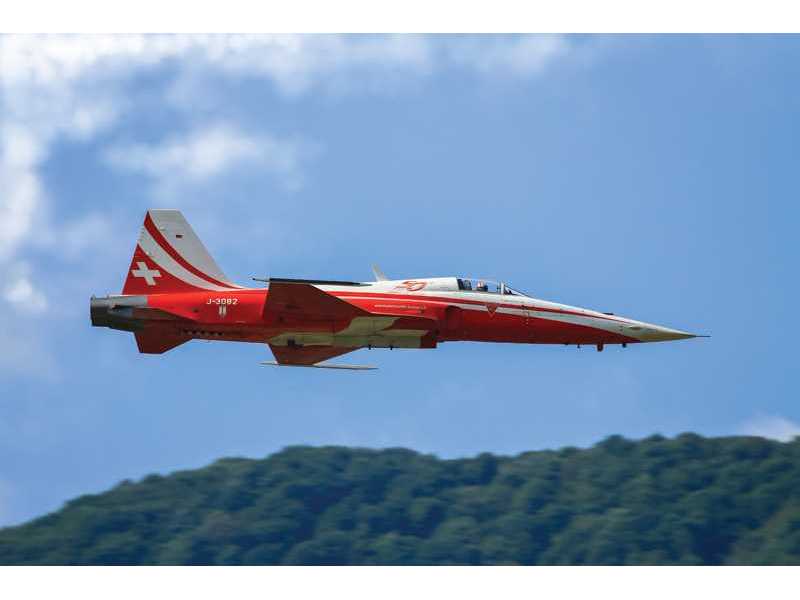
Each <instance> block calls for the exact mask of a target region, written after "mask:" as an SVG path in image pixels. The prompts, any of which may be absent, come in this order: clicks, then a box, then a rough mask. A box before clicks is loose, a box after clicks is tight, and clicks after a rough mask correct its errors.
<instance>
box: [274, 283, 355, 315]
mask: <svg viewBox="0 0 800 600" xmlns="http://www.w3.org/2000/svg"><path fill="white" fill-rule="evenodd" d="M264 312H265V314H268V313H273V314H276V313H290V314H292V315H297V316H304V317H309V318H313V319H351V318H353V317H359V316H366V315H369V314H370V313H368V312H367V311H365V310H362V309H360V308H358V307H357V306H354V305H353V304H350V303H349V302H347V301H345V300H342V299H340V298H337V297H336V296H333V295H331V294H328V293H327V292H324V291H322V290H321V289H319V288H318V287H315V286H313V285H311V284H310V283H306V282H300V281H291V280H274V279H270V281H269V294H268V295H267V302H266V304H265V305H264Z"/></svg>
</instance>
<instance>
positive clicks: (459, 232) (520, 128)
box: [0, 36, 800, 525]
mask: <svg viewBox="0 0 800 600" xmlns="http://www.w3.org/2000/svg"><path fill="white" fill-rule="evenodd" d="M0 67H1V68H0V85H2V88H3V90H2V91H3V93H2V97H0V103H2V113H0V119H1V120H0V136H1V137H0V143H1V144H2V146H1V147H0V149H1V150H2V154H1V155H0V157H1V160H2V162H0V189H2V192H1V193H0V276H1V277H0V298H2V299H3V303H4V308H5V310H4V311H2V314H0V347H1V348H2V352H0V525H3V524H11V523H17V522H20V521H22V520H25V519H28V518H30V517H33V516H37V515H40V514H43V513H45V512H47V511H50V510H54V509H56V508H58V507H59V506H60V505H61V503H62V502H63V501H65V500H66V499H68V498H71V497H74V496H76V495H78V494H81V493H87V492H96V491H100V490H103V489H105V488H107V487H109V486H111V485H113V484H115V483H117V482H118V481H120V480H122V479H125V478H138V477H141V476H143V475H145V474H147V473H150V472H169V471H172V470H175V469H183V468H192V467H198V466H202V465H204V464H206V463H208V462H210V461H212V460H214V459H216V458H219V457H222V456H231V455H240V456H250V457H261V456H264V455H266V454H269V453H271V452H274V451H276V450H279V449H280V448H282V447H285V446H287V445H292V444H312V445H320V444H345V445H351V446H367V447H387V446H406V447H410V448H414V449H417V450H420V451H423V452H431V453H435V454H437V455H440V456H445V457H453V456H465V455H474V454H476V453H479V452H482V451H492V452H499V453H516V452H520V451H523V450H531V449H539V448H552V447H560V446H565V445H579V446H584V445H590V444H592V443H594V442H596V441H598V440H600V439H602V438H603V437H605V436H607V435H610V434H614V433H621V434H624V435H627V436H631V437H643V436H647V435H650V434H653V433H661V434H665V435H674V434H676V433H679V432H683V431H696V432H699V433H702V434H706V435H729V434H739V433H752V434H759V435H765V436H769V437H773V438H776V439H786V438H788V437H790V436H791V435H793V434H797V433H800V425H798V423H800V408H798V405H797V401H798V384H797V380H796V378H794V377H792V376H791V374H792V368H793V366H794V362H795V361H794V357H795V353H794V347H793V345H792V342H794V337H795V334H796V333H797V329H798V328H797V325H796V323H797V320H796V317H795V315H794V314H793V312H792V311H791V309H792V308H793V307H792V306H791V301H792V299H793V298H794V297H796V295H797V291H798V290H797V288H798V284H797V277H796V263H797V260H798V244H797V237H796V228H797V224H798V222H800V219H798V217H799V216H800V215H798V212H800V209H798V204H797V200H798V173H799V172H800V154H798V152H797V142H796V140H797V139H798V134H800V100H799V99H800V83H799V82H800V38H797V37H794V36H792V37H789V36H783V37H759V36H712V37H700V36H661V37H648V36H621V37H613V36H601V37H591V36H588V37H587V36H539V37H536V36H533V37H515V36H501V37H464V36H459V37H442V38H430V37H402V36H400V37H380V36H378V37H355V38H353V37H336V36H328V37H280V38H271V37H245V38H242V37H224V36H222V37H220V36H215V37H205V38H198V37H185V36H181V37H144V38H142V37H138V36H128V37H110V38H108V37H83V38H81V37H67V38H61V37H55V38H44V39H41V38H27V37H8V36H7V37H0ZM148 207H164V208H172V207H174V208H180V209H181V210H183V211H184V213H185V214H186V216H187V218H188V219H189V220H190V222H192V224H193V225H194V227H195V229H196V230H197V232H198V234H199V235H200V236H201V238H202V239H203V240H204V241H205V243H206V245H207V246H208V247H209V249H210V251H211V252H212V254H213V255H214V256H215V257H216V258H217V261H218V262H219V263H220V264H221V266H222V267H223V269H224V270H225V271H226V272H227V274H228V275H230V276H231V277H232V278H234V279H235V280H237V281H240V282H246V281H247V280H248V279H249V277H250V276H252V275H259V276H265V275H266V276H270V275H271V276H284V277H286V276H288V277H319V278H340V279H351V278H354V279H360V280H368V279H370V277H371V273H370V269H369V266H370V264H371V263H373V262H377V263H378V264H380V265H381V267H382V268H383V269H384V271H386V272H387V274H388V275H390V276H394V277H420V276H436V275H451V274H454V275H455V274H461V275H474V276H488V277H494V278H497V279H503V280H506V281H508V282H509V283H510V284H511V285H513V286H515V287H517V288H519V289H522V290H524V291H526V292H528V293H530V294H531V295H533V296H536V297H540V298H545V299H548V300H554V301H559V302H565V303H568V304H575V305H579V306H586V307H591V308H596V309H599V310H604V311H613V312H616V313H618V314H622V315H625V316H630V317H633V318H638V319H642V320H646V321H650V322H654V323H658V324H662V325H666V326H669V327H676V328H680V329H685V330H689V331H696V332H700V333H711V334H713V337H712V338H711V339H702V340H689V341H684V342H676V343H668V344H649V345H641V346H634V347H629V348H628V349H626V350H622V349H620V348H617V347H609V348H607V349H606V351H605V352H603V353H602V354H600V353H597V352H595V351H594V350H593V349H591V348H584V349H582V350H580V351H579V350H576V349H575V348H574V347H571V348H564V347H561V346H554V347H548V346H513V345H507V346H504V345H481V344H444V345H442V346H440V347H439V348H438V349H436V350H425V351H394V352H388V351H372V352H368V351H361V352H359V353H357V354H354V355H353V357H354V359H353V360H354V361H355V362H368V363H371V364H376V365H378V366H379V367H380V369H379V370H378V371H375V372H369V373H338V372H326V371H319V372H318V371H316V370H306V369H266V368H263V367H260V366H258V362H259V361H260V360H264V359H268V358H271V356H270V354H269V351H268V349H267V348H266V347H260V346H257V345H245V344H242V345H236V344H221V343H202V342H193V343H191V344H187V345H185V346H183V347H181V348H178V349H177V350H175V351H172V352H170V353H168V354H166V355H163V356H155V357H154V356H141V355H139V354H138V353H137V352H136V347H135V343H134V341H133V339H132V337H131V336H130V335H128V334H124V333H122V332H114V331H110V330H103V329H93V328H91V327H90V326H89V318H88V298H89V296H90V295H91V294H97V295H105V294H108V293H118V292H119V291H120V289H121V287H122V282H123V279H124V271H125V268H126V266H127V264H128V261H129V259H130V255H131V252H132V250H133V245H134V242H135V238H136V235H137V233H138V229H139V227H140V223H141V220H142V217H143V215H144V211H145V210H146V209H147V208H148Z"/></svg>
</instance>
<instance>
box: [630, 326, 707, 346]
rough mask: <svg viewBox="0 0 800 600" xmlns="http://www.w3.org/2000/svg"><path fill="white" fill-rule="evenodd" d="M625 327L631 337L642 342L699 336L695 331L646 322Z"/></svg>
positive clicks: (667, 340)
mask: <svg viewBox="0 0 800 600" xmlns="http://www.w3.org/2000/svg"><path fill="white" fill-rule="evenodd" d="M625 329H626V330H627V333H629V334H630V335H631V337H635V338H637V339H638V340H641V341H642V342H669V341H672V340H686V339H689V338H695V337H699V336H698V335H697V334H695V333H689V332H687V331H680V330H679V329H670V328H669V327H661V326H659V325H650V324H644V323H641V324H639V323H637V324H634V325H628V326H627V327H626V328H625Z"/></svg>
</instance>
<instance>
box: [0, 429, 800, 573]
mask: <svg viewBox="0 0 800 600" xmlns="http://www.w3.org/2000/svg"><path fill="white" fill-rule="evenodd" d="M725 563H730V564H800V440H795V441H794V442H791V443H787V444H781V443H778V442H771V441H767V440H764V439H760V438H749V437H738V438H716V439H705V438H702V437H700V436H697V435H693V434H683V435H680V436H678V437H677V438H675V439H666V438H663V437H661V436H653V437H650V438H647V439H645V440H642V441H638V442H635V441H631V440H627V439H624V438H622V437H619V436H612V437H610V438H608V439H606V440H604V441H603V442H601V443H599V444H597V445H596V446H594V447H593V448H590V449H586V450H580V449H576V448H565V449H563V450H560V451H556V452H552V451H543V452H528V453H525V454H521V455H519V456H516V457H513V458H510V457H498V456H492V455H490V454H481V455H480V456H478V457H476V458H474V459H460V460H439V459H437V458H435V457H433V456H427V455H421V454H417V453H415V452H411V451H409V450H402V449H389V450H380V451H377V450H363V449H348V448H309V447H293V448H288V449H286V450H284V451H282V452H280V453H278V454H275V455H273V456H270V457H269V458H266V459H264V460H246V459H224V460H220V461H217V462H216V463H214V464H212V465H210V466H209V467H206V468H204V469H199V470H196V471H183V472H178V473H174V474H172V475H169V476H166V477H162V476H157V475H151V476H149V477H146V478H145V479H144V480H142V481H140V482H138V483H131V482H130V481H125V482H122V483H121V484H119V485H118V486H116V487H115V488H114V489H112V490H110V491H108V492H106V493H104V494H99V495H94V496H83V497H80V498H78V499H76V500H73V501H71V502H69V503H68V504H67V505H66V506H65V507H64V508H63V509H62V510H60V511H58V512H57V513H54V514H51V515H48V516H46V517H43V518H40V519H37V520H35V521H32V522H31V523H28V524H26V525H22V526H19V527H12V528H7V529H4V530H0V564H314V565H337V564H383V565H386V564H725Z"/></svg>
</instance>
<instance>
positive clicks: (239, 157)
mask: <svg viewBox="0 0 800 600" xmlns="http://www.w3.org/2000/svg"><path fill="white" fill-rule="evenodd" d="M313 152H314V145H313V144H310V143H306V142H303V141H300V140H291V139H280V138H277V137H274V136H270V135H264V134H262V135H249V134H246V133H244V132H243V131H241V130H239V129H238V128H236V127H233V126H231V125H227V124H224V123H217V124H214V125H211V126H209V127H203V128H199V129H195V130H193V131H190V132H189V133H187V134H185V135H182V136H173V137H170V138H168V139H166V140H164V141H163V142H161V143H158V144H129V145H122V146H118V147H114V148H111V149H110V150H109V151H108V153H107V155H106V159H107V161H108V162H109V163H110V164H111V165H112V166H114V167H116V168H119V169H124V170H128V171H132V172H138V173H144V174H146V175H149V176H151V177H153V178H155V179H157V180H158V181H159V182H160V183H161V185H162V186H163V185H167V184H168V183H169V182H170V181H182V180H189V181H190V182H195V183H197V182H201V181H204V180H207V179H209V178H211V177H214V176H217V175H220V174H222V173H223V172H225V171H227V170H229V169H231V168H232V167H234V166H237V165H242V164H250V165H254V166H258V167H260V168H262V169H264V170H267V171H270V172H273V173H275V174H277V175H279V176H280V177H281V178H282V179H283V181H284V182H285V183H286V184H287V186H289V187H295V186H296V185H297V184H298V183H299V181H300V165H301V162H302V161H303V160H305V159H306V158H308V157H309V156H310V155H311V154H313Z"/></svg>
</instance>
